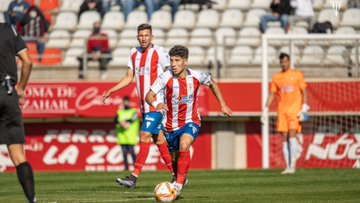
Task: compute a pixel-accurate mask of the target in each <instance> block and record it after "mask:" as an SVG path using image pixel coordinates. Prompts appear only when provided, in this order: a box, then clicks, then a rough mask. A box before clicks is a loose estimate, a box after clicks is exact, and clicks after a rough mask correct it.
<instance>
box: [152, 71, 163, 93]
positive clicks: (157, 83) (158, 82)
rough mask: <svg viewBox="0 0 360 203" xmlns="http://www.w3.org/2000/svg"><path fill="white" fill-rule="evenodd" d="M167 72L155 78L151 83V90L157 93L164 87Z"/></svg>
mask: <svg viewBox="0 0 360 203" xmlns="http://www.w3.org/2000/svg"><path fill="white" fill-rule="evenodd" d="M165 74H166V72H165V73H162V74H160V75H159V77H158V78H157V79H156V80H155V82H154V83H153V84H152V85H151V87H150V90H151V91H153V92H154V93H155V94H157V93H159V92H160V91H161V90H162V89H164V88H165V86H166V81H165V77H166V76H165Z"/></svg>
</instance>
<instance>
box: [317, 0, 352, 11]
mask: <svg viewBox="0 0 360 203" xmlns="http://www.w3.org/2000/svg"><path fill="white" fill-rule="evenodd" d="M331 2H332V1H330V0H326V1H325V4H324V5H323V8H324V9H332V8H333V5H332V3H331ZM347 4H348V0H342V3H341V7H340V10H344V9H345V8H346V7H347Z"/></svg>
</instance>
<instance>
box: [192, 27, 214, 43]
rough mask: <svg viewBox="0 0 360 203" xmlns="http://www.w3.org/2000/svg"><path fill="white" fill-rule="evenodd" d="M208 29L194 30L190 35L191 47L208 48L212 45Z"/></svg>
mask: <svg viewBox="0 0 360 203" xmlns="http://www.w3.org/2000/svg"><path fill="white" fill-rule="evenodd" d="M212 34H213V33H212V32H211V30H210V29H207V28H196V29H194V30H193V31H192V32H191V34H190V42H189V44H190V45H191V46H204V47H209V46H211V45H212V44H213V37H212Z"/></svg>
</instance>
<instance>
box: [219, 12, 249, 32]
mask: <svg viewBox="0 0 360 203" xmlns="http://www.w3.org/2000/svg"><path fill="white" fill-rule="evenodd" d="M242 24H243V16H242V14H241V12H240V11H239V10H237V9H230V10H226V11H224V12H223V14H222V17H221V22H220V27H233V28H235V29H240V28H241V25H242Z"/></svg>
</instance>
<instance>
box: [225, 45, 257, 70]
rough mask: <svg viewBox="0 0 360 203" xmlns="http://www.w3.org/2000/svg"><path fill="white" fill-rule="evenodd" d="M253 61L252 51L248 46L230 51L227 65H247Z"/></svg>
mask: <svg viewBox="0 0 360 203" xmlns="http://www.w3.org/2000/svg"><path fill="white" fill-rule="evenodd" d="M252 59H253V50H252V49H251V48H250V47H248V46H237V47H235V48H234V49H232V50H231V54H230V58H229V60H228V64H229V65H230V66H234V65H249V64H251V61H252Z"/></svg>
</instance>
